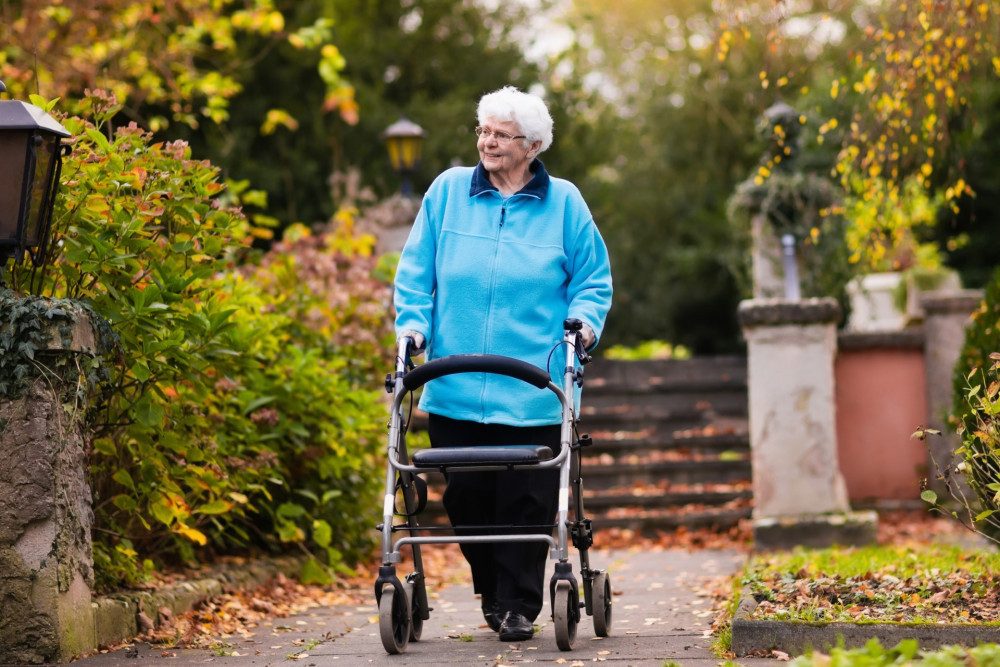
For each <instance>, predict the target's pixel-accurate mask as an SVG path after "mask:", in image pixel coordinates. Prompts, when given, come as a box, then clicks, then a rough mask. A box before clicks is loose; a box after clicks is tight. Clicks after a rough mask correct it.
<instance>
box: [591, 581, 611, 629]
mask: <svg viewBox="0 0 1000 667" xmlns="http://www.w3.org/2000/svg"><path fill="white" fill-rule="evenodd" d="M593 591H594V598H593V599H594V634H595V635H597V636H598V637H609V636H610V635H611V575H609V574H608V573H607V572H598V573H597V574H596V575H595V576H594V581H593Z"/></svg>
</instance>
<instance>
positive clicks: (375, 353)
mask: <svg viewBox="0 0 1000 667" xmlns="http://www.w3.org/2000/svg"><path fill="white" fill-rule="evenodd" d="M36 103H38V102H36ZM84 106H85V108H87V109H89V111H90V120H87V119H84V118H79V117H74V118H67V119H65V120H64V121H63V124H64V126H65V127H66V128H67V129H68V130H69V131H70V132H71V133H72V134H73V135H74V136H75V137H76V139H75V140H74V144H73V151H72V153H71V155H70V156H69V157H68V158H67V159H66V163H65V165H64V168H63V187H62V189H61V191H60V196H59V197H58V198H57V205H56V211H55V216H54V220H53V228H54V229H53V237H52V248H53V254H54V256H53V257H52V259H51V265H50V266H47V267H45V268H44V269H42V270H32V269H31V268H29V267H26V266H20V267H17V268H16V269H15V270H14V272H13V274H12V275H11V277H10V283H11V284H12V286H14V287H15V289H25V288H27V289H30V290H32V291H35V292H37V293H40V294H45V295H52V296H61V297H66V298H72V299H82V300H85V301H86V302H88V303H90V304H91V305H92V307H93V309H94V311H95V312H96V313H97V314H98V315H99V316H100V317H103V318H105V319H106V320H107V321H108V322H109V323H110V324H111V326H112V327H113V329H114V330H115V332H116V333H117V334H118V336H119V337H120V345H119V351H118V359H117V364H116V366H115V368H114V369H113V372H112V376H111V381H110V383H109V386H108V389H107V391H106V392H105V393H104V394H103V395H101V396H99V397H98V398H97V399H96V400H95V403H94V405H93V406H91V411H90V414H89V416H90V423H91V424H92V427H93V441H92V452H91V472H92V485H93V490H94V497H95V515H96V525H95V531H94V541H95V565H96V569H97V572H98V579H99V582H100V584H101V585H103V586H104V587H113V586H117V585H120V584H122V583H129V582H130V581H133V580H135V579H138V578H141V577H142V576H143V575H144V572H145V570H148V569H149V568H151V567H153V566H154V565H153V561H158V562H163V561H168V560H171V559H178V558H179V559H183V560H192V559H197V558H201V559H208V558H210V557H211V556H212V555H215V554H219V553H232V552H234V551H235V550H242V549H245V548H258V549H259V548H268V549H274V550H279V549H286V548H288V547H289V546H290V545H300V546H302V547H307V548H309V549H311V551H312V552H313V553H319V554H321V555H322V556H323V558H322V560H323V561H325V565H327V566H333V567H336V566H337V565H338V564H339V563H340V561H341V559H342V558H346V557H350V556H352V555H355V554H358V553H360V550H361V549H364V548H367V546H368V545H369V544H370V538H369V535H371V534H372V533H373V531H371V530H369V528H370V526H369V525H368V524H369V523H370V520H369V518H368V516H369V514H372V511H371V509H372V508H375V509H376V511H375V512H374V513H377V508H378V507H379V504H378V502H377V498H376V495H377V490H378V481H379V479H380V475H381V473H380V472H379V470H378V466H376V465H375V464H376V458H377V451H378V449H377V447H376V445H377V441H378V438H379V435H380V433H381V430H382V426H383V424H384V421H385V408H384V406H383V405H382V404H381V403H380V396H381V392H380V391H379V389H378V388H379V387H380V382H378V381H377V380H376V378H377V377H378V375H379V371H380V370H382V371H384V369H385V367H386V365H387V362H386V361H385V360H384V359H383V358H382V356H381V354H382V353H381V351H380V350H382V349H388V348H389V345H388V343H389V342H391V336H392V335H391V331H390V329H389V327H390V318H389V317H387V309H388V307H389V299H390V293H389V287H388V285H387V284H386V283H385V282H380V281H377V280H376V279H374V278H372V275H373V272H374V270H375V267H376V260H375V258H373V257H372V256H371V247H372V245H373V241H372V239H368V238H358V237H356V236H355V235H354V234H353V232H352V215H351V214H350V213H349V212H348V213H345V214H343V215H342V216H340V218H339V219H338V220H336V221H335V224H334V226H333V229H332V231H331V232H330V233H327V234H322V235H316V236H313V235H311V234H309V233H307V232H304V231H303V230H296V231H297V232H298V235H297V238H294V239H292V238H290V239H289V240H288V241H287V242H285V243H280V244H278V245H277V246H276V248H275V249H274V250H273V251H272V252H269V253H267V254H266V255H264V256H263V257H260V258H257V257H256V256H255V253H254V252H253V251H252V249H251V244H252V241H253V239H254V238H255V237H256V236H263V235H266V234H267V231H266V230H260V229H256V228H254V227H253V226H252V225H251V224H250V223H249V221H248V220H247V218H246V217H245V216H244V215H243V214H242V212H241V211H240V209H239V208H237V207H236V206H235V205H236V204H238V203H239V202H238V201H237V200H235V199H234V198H233V197H234V193H233V192H232V191H227V190H226V189H225V187H224V185H223V184H222V183H220V182H219V173H218V170H217V169H216V168H215V167H213V166H212V165H211V164H209V163H207V162H205V161H199V160H196V159H193V158H192V157H191V155H190V149H189V148H188V147H187V145H186V144H184V143H181V142H174V143H154V142H152V140H151V137H150V135H149V134H147V133H146V132H144V131H142V130H141V129H139V128H137V127H135V126H134V125H129V126H126V127H120V128H118V129H117V130H116V131H114V132H113V133H112V132H111V127H112V119H113V118H114V116H115V113H116V111H117V104H116V102H115V100H114V98H113V97H111V96H105V95H103V94H100V93H97V94H92V95H91V96H90V97H88V98H87V100H86V101H85V105H84ZM226 197H228V198H229V199H228V201H227V199H226ZM251 260H253V261H251ZM199 547H200V549H199ZM323 565H324V563H322V562H321V561H320V560H319V559H316V558H313V559H310V560H309V561H307V565H306V571H305V573H304V574H306V575H307V577H308V578H310V579H313V580H323V579H324V578H326V577H327V576H328V574H327V572H328V570H327V568H326V567H324V566H323Z"/></svg>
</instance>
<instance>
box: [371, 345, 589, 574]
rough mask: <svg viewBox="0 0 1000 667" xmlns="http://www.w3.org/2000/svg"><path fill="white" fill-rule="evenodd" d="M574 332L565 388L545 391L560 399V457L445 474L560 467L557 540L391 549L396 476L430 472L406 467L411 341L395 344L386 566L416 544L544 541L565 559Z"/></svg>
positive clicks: (441, 539)
mask: <svg viewBox="0 0 1000 667" xmlns="http://www.w3.org/2000/svg"><path fill="white" fill-rule="evenodd" d="M577 335H578V332H570V331H567V332H565V334H564V337H563V346H564V347H565V348H566V357H565V368H564V370H563V388H562V389H560V388H559V387H558V386H557V385H556V384H555V383H553V382H549V384H548V386H547V389H549V390H550V391H552V392H553V393H554V394H555V395H556V397H557V398H558V399H559V403H560V406H561V409H562V423H561V424H560V435H559V439H560V443H561V448H560V451H559V454H558V455H557V456H555V457H554V458H552V459H549V460H548V461H541V462H539V463H532V464H529V465H513V466H512V465H497V466H453V467H452V466H449V467H448V470H449V471H456V472H461V471H468V470H478V471H490V470H497V471H499V470H509V469H511V468H521V469H532V470H537V469H540V468H559V492H558V504H557V509H556V538H553V537H552V536H551V535H544V534H513V535H455V536H416V535H411V536H410V537H404V538H401V539H399V540H397V541H396V543H395V544H393V539H392V536H393V525H392V519H393V516H395V497H396V473H397V471H399V472H407V473H410V474H417V473H423V472H430V471H431V470H432V469H430V468H418V467H416V466H414V465H411V464H410V463H409V456H408V454H407V451H406V445H405V443H404V442H403V439H402V429H403V426H404V420H403V413H402V405H403V399H404V398H405V396H406V395H407V394H408V393H409V392H408V391H407V390H406V388H405V387H404V386H403V376H404V375H405V374H406V361H407V359H408V358H409V346H410V344H411V343H412V342H413V341H412V340H411V339H410V338H407V337H404V338H401V339H400V340H399V341H398V346H397V350H396V369H395V373H394V375H393V378H392V384H393V395H394V396H393V402H392V412H391V415H390V417H389V447H388V462H387V464H386V476H385V497H384V502H383V507H382V563H383V565H390V564H393V563H399V562H401V561H402V554H401V553H400V552H399V547H401V546H405V545H411V546H412V545H420V544H462V543H468V544H472V543H486V542H545V543H547V544H548V545H549V551H550V557H551V558H553V559H558V560H559V561H560V562H566V561H568V560H569V483H570V463H571V459H570V454H571V445H572V440H573V426H574V424H575V421H576V407H575V405H574V396H575V392H574V385H575V384H576V382H577V377H578V376H577V370H576V336H577Z"/></svg>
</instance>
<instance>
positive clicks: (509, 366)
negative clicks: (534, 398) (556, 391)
mask: <svg viewBox="0 0 1000 667" xmlns="http://www.w3.org/2000/svg"><path fill="white" fill-rule="evenodd" d="M475 372H481V373H495V374H497V375H506V376H508V377H512V378H516V379H518V380H522V381H524V382H527V383H528V384H530V385H533V386H535V387H538V388H539V389H545V388H546V387H548V386H549V382H550V381H551V380H550V379H549V374H548V373H547V372H546V371H543V370H542V369H541V368H538V367H537V366H532V365H531V364H529V363H528V362H526V361H521V360H520V359H514V358H512V357H502V356H499V355H496V354H453V355H451V356H448V357H441V358H440V359H434V360H433V361H428V362H427V363H425V364H421V365H420V366H417V367H416V368H414V369H413V370H412V371H410V372H409V373H407V374H406V375H405V376H403V386H404V387H406V390H407V391H413V390H414V389H417V388H419V387H422V386H424V385H425V384H426V383H428V382H430V381H431V380H434V379H436V378H439V377H442V376H445V375H454V374H455V373H475Z"/></svg>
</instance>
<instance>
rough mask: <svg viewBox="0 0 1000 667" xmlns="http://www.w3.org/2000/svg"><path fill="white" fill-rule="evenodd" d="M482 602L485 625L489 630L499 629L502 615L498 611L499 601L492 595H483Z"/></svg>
mask: <svg viewBox="0 0 1000 667" xmlns="http://www.w3.org/2000/svg"><path fill="white" fill-rule="evenodd" d="M482 603H483V604H482V606H483V618H485V619H486V625H488V626H490V630H492V631H493V632H496V631H497V630H499V629H500V617H501V616H502V615H503V614H502V613H501V612H500V603H499V602H497V599H496V598H495V597H493V596H492V595H484V596H483V599H482Z"/></svg>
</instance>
